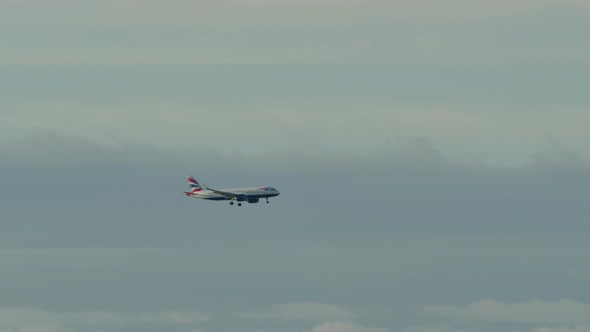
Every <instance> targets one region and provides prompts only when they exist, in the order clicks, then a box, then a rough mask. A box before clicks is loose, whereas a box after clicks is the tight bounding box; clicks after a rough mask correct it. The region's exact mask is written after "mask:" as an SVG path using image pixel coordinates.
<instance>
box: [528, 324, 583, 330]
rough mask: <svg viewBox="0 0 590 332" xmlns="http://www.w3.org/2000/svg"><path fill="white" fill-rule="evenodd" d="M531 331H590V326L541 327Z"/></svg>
mask: <svg viewBox="0 0 590 332" xmlns="http://www.w3.org/2000/svg"><path fill="white" fill-rule="evenodd" d="M531 332H590V326H588V325H579V326H574V327H568V326H564V327H539V328H535V329H533V330H532V331H531Z"/></svg>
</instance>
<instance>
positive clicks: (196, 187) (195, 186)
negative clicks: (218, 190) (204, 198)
mask: <svg viewBox="0 0 590 332" xmlns="http://www.w3.org/2000/svg"><path fill="white" fill-rule="evenodd" d="M187 178H188V186H189V188H190V192H191V193H196V192H199V191H201V190H203V188H202V187H201V185H200V184H199V183H198V182H197V180H195V178H193V177H192V176H188V177H187Z"/></svg>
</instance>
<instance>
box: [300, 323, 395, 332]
mask: <svg viewBox="0 0 590 332" xmlns="http://www.w3.org/2000/svg"><path fill="white" fill-rule="evenodd" d="M388 331H390V330H388V329H385V328H375V327H365V326H361V325H357V324H355V323H351V322H344V321H329V322H325V323H321V324H318V325H316V326H314V328H313V329H312V330H311V332H388Z"/></svg>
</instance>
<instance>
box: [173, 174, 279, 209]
mask: <svg viewBox="0 0 590 332" xmlns="http://www.w3.org/2000/svg"><path fill="white" fill-rule="evenodd" d="M187 179H188V186H189V190H190V191H183V193H184V194H185V195H186V196H187V197H195V198H201V199H206V200H210V201H229V205H234V201H235V202H237V203H238V204H237V205H238V206H242V202H248V203H251V204H252V203H258V201H259V200H260V199H261V198H265V199H266V203H269V201H268V198H269V197H275V196H279V195H280V192H279V191H278V190H276V189H275V188H273V187H253V188H236V189H223V190H217V189H211V188H209V187H207V186H206V185H205V184H204V183H203V185H201V184H199V182H197V180H195V178H194V177H192V176H191V175H189V176H187Z"/></svg>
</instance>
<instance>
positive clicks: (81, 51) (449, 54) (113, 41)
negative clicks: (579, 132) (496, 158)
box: [0, 0, 589, 65]
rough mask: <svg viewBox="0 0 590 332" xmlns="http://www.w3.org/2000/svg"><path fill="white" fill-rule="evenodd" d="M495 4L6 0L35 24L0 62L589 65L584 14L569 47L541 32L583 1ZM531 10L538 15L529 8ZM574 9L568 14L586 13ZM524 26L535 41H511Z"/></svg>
mask: <svg viewBox="0 0 590 332" xmlns="http://www.w3.org/2000/svg"><path fill="white" fill-rule="evenodd" d="M497 2H498V3H496V1H495V2H494V3H493V4H484V2H483V1H476V2H474V1H463V0H461V1H447V2H444V3H441V2H437V1H420V2H415V1H407V0H404V1H371V2H365V1H207V2H181V1H173V2H166V3H165V4H164V3H161V2H157V1H145V2H141V4H139V3H138V2H137V1H120V2H116V3H115V2H112V3H111V2H91V3H86V4H85V5H84V6H80V5H79V4H78V3H76V2H75V1H71V0H70V1H58V2H52V4H53V5H50V6H47V5H45V6H46V8H47V9H48V10H44V11H43V15H40V16H38V17H35V16H33V17H31V12H30V7H35V8H36V7H37V6H39V5H40V4H41V3H42V2H40V1H23V2H18V3H15V2H14V1H9V2H8V3H7V4H4V5H3V6H4V7H3V8H2V7H0V9H3V10H2V12H4V13H6V14H5V15H6V17H5V18H4V19H3V21H7V22H9V23H7V24H10V22H12V20H17V22H19V21H21V20H22V18H23V17H27V18H29V19H30V21H31V22H33V23H34V24H29V26H27V27H26V28H22V26H19V29H10V31H11V34H12V35H15V31H16V36H17V37H14V36H11V35H7V36H6V37H7V38H5V39H4V40H5V42H7V43H8V45H7V47H5V49H6V51H4V52H2V55H1V56H0V63H12V64H14V63H20V64H62V65H63V64H65V65H68V64H70V65H71V64H119V65H120V64H127V65H136V64H152V65H153V64H222V63H226V64H228V63H233V64H236V63H239V64H281V63H282V64H285V63H299V64H301V63H303V64H322V63H324V64H327V63H330V64H342V63H345V64H351V63H353V64H358V63H373V64H374V63H388V64H392V63H395V64H410V65H411V64H416V63H424V64H432V63H441V62H443V63H454V64H458V63H461V62H471V63H505V62H513V61H516V62H519V63H530V62H534V61H565V60H571V61H577V62H583V63H587V59H588V56H587V55H588V52H589V50H588V48H587V47H586V46H585V44H584V43H583V42H582V41H583V40H581V37H580V36H583V35H584V31H585V29H584V27H585V26H584V25H581V24H580V23H578V30H580V31H581V32H579V33H574V34H571V36H570V35H567V37H569V38H562V41H561V43H564V41H563V40H566V41H569V40H571V41H572V42H569V43H567V44H566V45H565V46H566V47H564V48H565V49H566V50H565V51H564V50H563V49H561V48H555V47H551V44H550V43H547V40H548V39H547V38H543V39H542V40H543V41H544V42H545V43H546V44H548V45H549V46H543V44H541V43H540V40H541V39H540V38H539V37H537V39H535V37H536V36H539V35H543V36H545V35H544V34H543V32H551V29H549V28H548V27H551V24H550V23H551V22H552V21H553V20H556V21H563V20H564V18H568V16H567V15H559V14H554V15H550V14H548V12H549V11H547V9H552V8H554V7H555V6H559V8H562V9H565V10H566V11H571V12H574V13H575V10H578V11H581V10H583V9H586V8H587V6H584V3H582V2H581V1H579V2H573V1H568V2H566V1H561V2H557V1H530V0H526V1H497ZM473 3H476V4H473ZM515 3H516V4H515ZM312 6H313V7H312ZM310 8H313V10H309V9H310ZM27 10H28V11H27ZM529 12H539V13H541V14H539V15H537V16H533V17H531V15H525V14H527V13H529ZM555 12H558V11H555ZM238 13H239V14H238ZM25 15H26V16H25ZM554 16H555V17H554ZM570 16H571V15H570ZM569 18H570V21H569V22H567V23H570V22H576V21H578V20H579V19H572V18H571V17H569ZM537 20H538V21H541V22H542V23H546V24H545V25H547V26H548V27H545V26H543V24H536V21H537ZM105 22H108V24H107V23H105ZM488 22H493V25H492V24H489V23H488ZM35 23H36V24H35ZM13 24H15V25H16V23H13ZM465 26H468V27H470V28H469V29H465ZM498 26H500V27H502V26H509V27H510V29H507V30H506V29H498ZM531 26H532V28H531ZM35 29H36V30H37V31H35ZM21 30H24V31H21ZM530 30H532V31H530ZM35 32H37V33H35ZM523 32H524V33H523ZM527 32H532V33H530V34H531V35H532V38H530V39H528V40H526V43H517V42H515V39H516V40H520V39H519V38H524V35H525V34H526V33H527ZM536 32H540V33H536ZM558 32H561V31H558ZM566 32H567V31H566ZM574 32H575V31H574ZM553 33H554V34H555V32H553ZM561 34H564V35H565V33H563V32H561ZM514 36H516V37H514ZM527 36H528V34H527ZM23 39H24V40H28V41H29V43H23V42H22V41H21V40H23ZM31 40H32V42H31ZM576 41H578V42H577V43H576ZM31 45H33V46H31ZM554 49H557V50H554ZM33 51H37V52H33Z"/></svg>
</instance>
